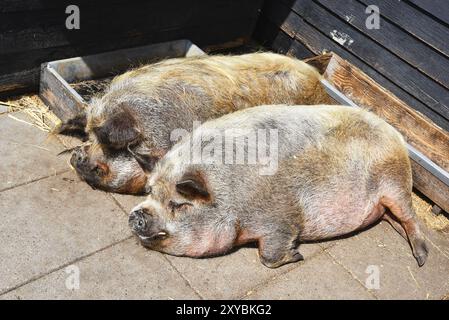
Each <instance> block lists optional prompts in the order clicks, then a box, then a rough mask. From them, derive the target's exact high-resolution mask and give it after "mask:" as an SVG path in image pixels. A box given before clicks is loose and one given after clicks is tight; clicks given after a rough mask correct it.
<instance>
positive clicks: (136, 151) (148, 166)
mask: <svg viewBox="0 0 449 320" xmlns="http://www.w3.org/2000/svg"><path fill="white" fill-rule="evenodd" d="M127 148H128V151H129V152H130V153H131V154H132V155H133V157H134V159H136V161H137V162H138V163H139V165H140V167H141V168H142V170H143V171H145V173H150V172H151V171H153V169H154V166H155V165H156V162H158V161H159V159H160V158H162V157H163V156H164V154H165V150H162V149H161V150H150V149H148V148H146V147H144V146H139V148H134V147H132V146H131V145H128V146H127Z"/></svg>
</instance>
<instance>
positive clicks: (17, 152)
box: [0, 112, 69, 190]
mask: <svg viewBox="0 0 449 320" xmlns="http://www.w3.org/2000/svg"><path fill="white" fill-rule="evenodd" d="M9 115H11V116H13V117H16V118H18V119H22V120H23V119H26V116H25V115H22V114H21V113H19V112H16V113H13V114H9ZM9 115H2V116H0V128H1V132H2V138H1V139H0V150H1V161H0V190H3V189H6V188H11V187H13V186H15V185H19V184H22V183H25V182H28V181H32V180H35V179H38V178H41V177H46V176H49V175H54V174H56V173H58V172H61V171H64V170H68V168H69V166H68V165H67V156H60V157H58V156H56V155H57V154H58V153H59V152H60V151H62V146H61V145H60V144H59V142H58V140H57V139H56V138H48V134H47V133H45V132H44V131H41V130H39V129H37V128H35V127H33V126H31V125H30V124H27V123H23V122H19V121H17V120H14V119H13V118H11V117H9Z"/></svg>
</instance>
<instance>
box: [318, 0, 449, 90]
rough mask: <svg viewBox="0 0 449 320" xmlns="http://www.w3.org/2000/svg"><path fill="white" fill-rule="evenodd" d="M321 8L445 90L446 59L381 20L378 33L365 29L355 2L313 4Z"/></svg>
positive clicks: (326, 0) (448, 82) (322, 0)
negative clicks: (324, 8)
mask: <svg viewBox="0 0 449 320" xmlns="http://www.w3.org/2000/svg"><path fill="white" fill-rule="evenodd" d="M317 1H318V2H319V3H320V4H321V5H322V6H324V7H326V8H327V9H328V10H330V11H332V12H333V13H334V14H337V15H338V16H339V17H340V18H341V19H343V20H346V22H347V23H348V24H350V25H351V26H353V27H355V28H357V30H359V31H360V32H361V33H363V34H365V35H367V36H369V37H370V38H371V39H373V40H374V41H376V42H377V43H379V44H380V45H382V46H383V47H385V48H386V49H388V50H389V51H391V52H393V53H394V54H395V55H396V56H398V57H400V58H401V59H403V60H405V61H407V62H408V63H409V64H410V65H411V66H412V67H414V68H417V69H418V70H420V71H421V72H422V73H424V74H426V75H427V76H429V77H430V78H432V79H434V80H435V81H437V82H438V83H439V84H441V85H443V86H444V87H446V89H449V59H448V58H447V57H446V56H443V55H441V54H440V53H438V52H436V51H435V50H433V49H432V48H431V47H429V46H427V45H426V44H424V43H422V42H421V41H420V40H418V39H416V38H415V37H413V36H411V35H410V34H409V33H407V32H405V31H403V30H402V29H401V28H399V27H397V26H395V25H394V24H392V23H390V22H388V20H387V19H383V20H382V27H381V28H380V29H371V30H370V29H367V28H366V26H365V20H366V17H367V14H366V13H365V8H366V7H365V6H364V5H363V4H361V3H359V2H358V1H356V0H346V1H345V4H344V6H342V5H341V1H338V0H317Z"/></svg>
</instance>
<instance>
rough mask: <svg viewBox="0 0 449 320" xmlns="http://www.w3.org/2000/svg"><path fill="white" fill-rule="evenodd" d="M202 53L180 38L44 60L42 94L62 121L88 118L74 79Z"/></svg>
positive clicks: (92, 76) (70, 122)
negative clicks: (55, 59) (110, 50)
mask: <svg viewBox="0 0 449 320" xmlns="http://www.w3.org/2000/svg"><path fill="white" fill-rule="evenodd" d="M202 54H204V52H203V51H202V50H201V49H200V48H198V47H197V46H196V45H194V44H193V43H192V42H190V41H189V40H178V41H171V42H165V43H159V44H152V45H148V46H142V47H137V48H131V49H121V50H116V51H112V52H106V53H100V54H94V55H88V56H83V57H76V58H70V59H64V60H57V61H51V62H48V63H43V64H42V66H41V79H40V90H39V96H40V97H41V99H42V100H43V101H44V102H45V103H46V104H47V105H48V106H49V108H50V109H51V110H52V111H53V113H55V114H56V116H58V117H59V119H61V121H62V123H63V125H68V126H69V125H71V124H73V125H76V124H77V123H79V122H83V121H84V120H85V107H86V105H87V102H86V101H85V99H84V98H83V96H82V94H80V92H78V91H76V90H75V89H74V86H73V84H74V83H77V82H81V81H87V80H94V79H103V78H110V77H112V76H114V75H116V74H120V73H123V72H125V71H126V70H128V69H130V68H132V67H136V66H139V65H142V64H147V63H150V62H155V61H157V60H161V59H165V58H177V57H188V56H195V55H202Z"/></svg>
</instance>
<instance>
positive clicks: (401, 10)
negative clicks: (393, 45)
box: [359, 0, 449, 57]
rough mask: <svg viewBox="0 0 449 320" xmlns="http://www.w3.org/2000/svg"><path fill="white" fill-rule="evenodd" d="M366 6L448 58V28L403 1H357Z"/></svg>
mask: <svg viewBox="0 0 449 320" xmlns="http://www.w3.org/2000/svg"><path fill="white" fill-rule="evenodd" d="M359 1H361V2H362V3H363V4H365V5H366V6H368V5H370V4H373V5H376V6H378V7H379V11H380V14H381V16H383V17H385V18H387V19H389V20H390V21H392V22H394V23H395V24H396V25H398V26H400V27H401V28H403V29H404V30H406V31H407V32H409V33H410V34H412V35H414V36H415V37H417V38H418V39H420V40H422V41H424V42H425V43H427V44H428V45H429V46H431V47H433V48H435V49H436V50H438V51H439V52H440V53H441V54H444V55H445V56H447V57H449V41H447V39H449V28H447V27H446V26H444V25H442V24H441V23H438V22H437V21H435V20H433V19H432V18H431V17H428V16H426V15H424V14H422V12H420V11H418V10H416V9H415V8H413V7H411V6H409V5H407V4H406V3H405V2H403V1H398V0H392V1H385V0H359Z"/></svg>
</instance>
